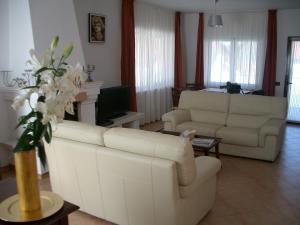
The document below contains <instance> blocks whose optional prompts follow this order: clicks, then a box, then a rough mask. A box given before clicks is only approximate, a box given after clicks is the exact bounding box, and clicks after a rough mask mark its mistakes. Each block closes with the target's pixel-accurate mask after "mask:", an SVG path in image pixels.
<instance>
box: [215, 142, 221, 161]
mask: <svg viewBox="0 0 300 225" xmlns="http://www.w3.org/2000/svg"><path fill="white" fill-rule="evenodd" d="M215 150H216V157H217V158H218V159H219V158H220V155H219V144H217V145H216V147H215Z"/></svg>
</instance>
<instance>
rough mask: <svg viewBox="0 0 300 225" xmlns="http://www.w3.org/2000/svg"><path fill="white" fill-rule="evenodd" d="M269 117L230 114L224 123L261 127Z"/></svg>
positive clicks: (230, 125)
mask: <svg viewBox="0 0 300 225" xmlns="http://www.w3.org/2000/svg"><path fill="white" fill-rule="evenodd" d="M268 120H269V118H268V117H267V116H253V115H239V114H230V115H229V116H228V119H227V122H226V125H227V126H229V127H245V128H254V129H258V128H261V127H262V126H263V125H264V124H265V123H266V122H267V121H268Z"/></svg>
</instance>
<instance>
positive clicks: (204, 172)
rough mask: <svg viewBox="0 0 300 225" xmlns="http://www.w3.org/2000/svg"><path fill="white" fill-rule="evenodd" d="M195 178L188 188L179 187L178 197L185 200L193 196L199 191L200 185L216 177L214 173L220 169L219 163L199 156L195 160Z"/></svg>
mask: <svg viewBox="0 0 300 225" xmlns="http://www.w3.org/2000/svg"><path fill="white" fill-rule="evenodd" d="M195 161H196V167H197V176H196V179H195V180H194V182H193V183H192V184H191V185H189V186H185V187H183V186H180V187H179V191H180V196H181V197H183V198H186V197H188V196H190V195H191V194H193V193H194V192H195V191H199V188H200V186H201V184H203V183H204V182H205V181H206V180H208V179H209V178H211V177H213V176H215V175H216V173H217V172H218V171H219V170H220V169H221V161H220V160H218V159H216V158H213V157H209V156H201V157H198V158H196V160H195Z"/></svg>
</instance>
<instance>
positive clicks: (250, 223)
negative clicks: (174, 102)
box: [6, 123, 300, 225]
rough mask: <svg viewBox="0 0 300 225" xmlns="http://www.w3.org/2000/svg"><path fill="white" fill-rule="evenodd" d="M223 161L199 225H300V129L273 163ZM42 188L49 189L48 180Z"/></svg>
mask: <svg viewBox="0 0 300 225" xmlns="http://www.w3.org/2000/svg"><path fill="white" fill-rule="evenodd" d="M160 127H161V123H156V124H152V125H151V126H145V127H144V129H147V130H157V129H159V128H160ZM221 161H222V164H223V166H222V170H221V172H220V174H219V181H218V189H217V199H216V204H215V206H214V208H213V210H212V211H211V212H209V214H208V215H207V216H206V217H205V218H204V219H203V220H202V221H201V222H200V223H199V225H300V126H293V125H288V127H287V131H286V138H285V141H284V146H283V149H282V152H281V154H280V156H279V158H278V159H277V160H276V162H274V163H269V162H263V161H259V160H251V159H243V158H234V157H230V156H221ZM6 175H9V174H6ZM41 186H42V189H49V188H50V184H49V178H45V179H43V180H42V182H41ZM107 224H111V223H109V222H105V221H102V220H100V219H98V218H95V217H92V216H89V215H87V214H85V213H81V212H76V213H73V214H72V215H71V216H70V225H107ZM141 225H142V224H141Z"/></svg>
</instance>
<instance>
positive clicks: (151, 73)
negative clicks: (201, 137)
mask: <svg viewBox="0 0 300 225" xmlns="http://www.w3.org/2000/svg"><path fill="white" fill-rule="evenodd" d="M174 19H175V15H174V12H173V11H169V10H165V9H161V8H158V7H156V6H152V5H148V4H146V3H142V2H135V58H136V61H135V62H136V63H135V65H136V66H135V70H136V92H137V108H138V111H139V112H144V113H145V121H144V122H145V123H149V122H152V121H156V120H159V119H160V118H161V116H162V115H163V114H164V113H166V112H168V111H170V109H171V107H172V98H171V87H172V86H173V85H174V45H175V36H174V33H175V26H174V21H175V20H174Z"/></svg>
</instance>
